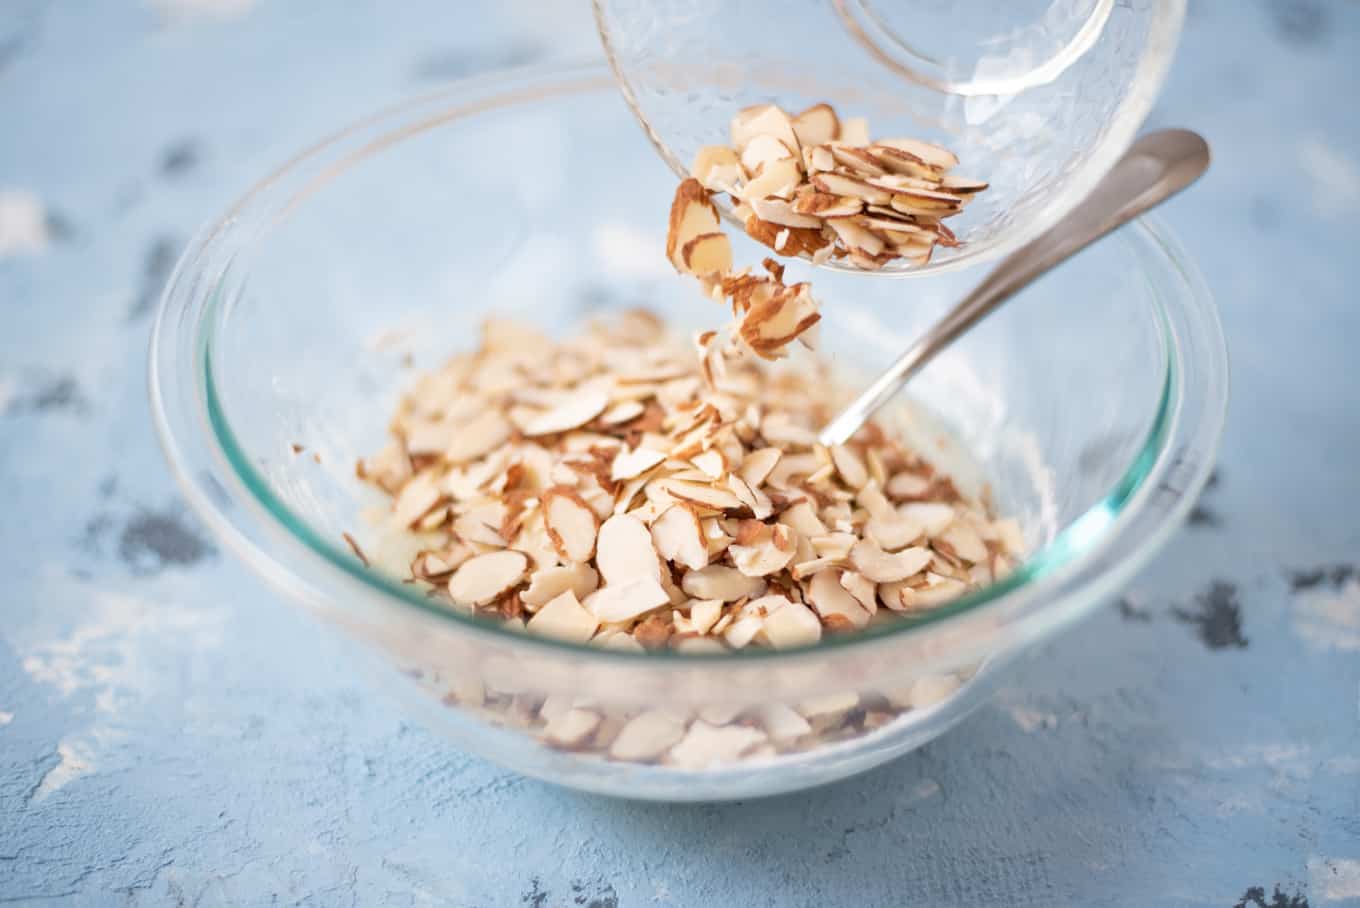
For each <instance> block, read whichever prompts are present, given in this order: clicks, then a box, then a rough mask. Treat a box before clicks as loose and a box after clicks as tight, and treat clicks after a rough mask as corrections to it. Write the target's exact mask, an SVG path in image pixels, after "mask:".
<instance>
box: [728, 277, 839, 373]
mask: <svg viewBox="0 0 1360 908" xmlns="http://www.w3.org/2000/svg"><path fill="white" fill-rule="evenodd" d="M820 319H821V315H820V314H819V313H818V312H817V304H816V303H815V302H814V301H813V299H812V295H811V293H809V292H808V288H807V285H806V284H795V285H794V286H792V287H786V288H784V289H783V290H781V291H780V292H779V293H777V294H776V295H774V296H772V297H770V298H769V299H767V300H765V301H764V302H762V303H759V304H757V305H755V306H752V307H751V308H750V309H749V310H748V311H747V312H746V314H745V315H744V316H743V317H742V320H741V325H740V328H739V331H740V334H741V339H742V340H743V341H745V342H746V344H747V346H749V347H750V348H751V349H752V350H754V351H755V352H756V353H757V354H759V355H760V356H764V357H771V356H773V355H775V354H776V353H777V352H778V351H780V350H782V349H783V348H784V347H786V346H787V345H788V344H789V343H790V342H792V341H793V340H794V339H795V338H797V337H798V335H800V334H802V333H803V332H804V331H807V330H808V329H809V328H811V327H812V326H813V325H815V324H817V322H818V321H819V320H820Z"/></svg>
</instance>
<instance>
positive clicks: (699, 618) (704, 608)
mask: <svg viewBox="0 0 1360 908" xmlns="http://www.w3.org/2000/svg"><path fill="white" fill-rule="evenodd" d="M722 610H723V602H722V600H721V599H691V600H690V605H689V621H690V625H691V627H693V628H694V633H696V634H698V635H700V636H703V635H704V634H707V633H708V632H709V630H710V629H712V627H713V625H714V624H716V623H717V621H718V618H720V617H721V616H722Z"/></svg>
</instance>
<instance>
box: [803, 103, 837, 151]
mask: <svg viewBox="0 0 1360 908" xmlns="http://www.w3.org/2000/svg"><path fill="white" fill-rule="evenodd" d="M791 125H792V126H793V132H794V135H796V136H797V137H798V142H799V144H801V145H802V146H803V147H804V148H807V147H809V146H811V145H822V144H825V143H827V142H831V141H834V140H835V139H836V137H837V136H839V135H840V131H841V123H840V119H839V118H838V117H837V116H836V111H835V110H834V109H833V108H832V107H831V105H830V104H814V105H812V106H811V107H809V108H808V109H807V110H805V111H803V112H802V113H800V114H799V115H798V116H796V117H794V118H793V121H792V124H791Z"/></svg>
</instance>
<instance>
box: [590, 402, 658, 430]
mask: <svg viewBox="0 0 1360 908" xmlns="http://www.w3.org/2000/svg"><path fill="white" fill-rule="evenodd" d="M646 409H647V407H646V406H645V405H644V404H643V403H642V402H641V401H637V400H621V401H619V402H618V403H616V404H613V405H611V406H610V407H609V408H607V409H606V410H605V411H604V412H603V413H601V414H600V422H602V423H604V424H605V425H606V426H616V425H618V424H619V423H624V422H631V421H632V420H634V419H637V418H638V417H639V416H641V415H642V414H643V412H644V411H645V410H646Z"/></svg>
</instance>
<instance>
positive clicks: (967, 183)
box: [940, 174, 988, 195]
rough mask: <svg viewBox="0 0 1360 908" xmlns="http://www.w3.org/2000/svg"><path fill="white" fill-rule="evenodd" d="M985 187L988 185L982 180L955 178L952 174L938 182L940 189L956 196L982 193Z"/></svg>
mask: <svg viewBox="0 0 1360 908" xmlns="http://www.w3.org/2000/svg"><path fill="white" fill-rule="evenodd" d="M987 186H988V184H987V183H985V182H983V181H982V180H974V179H972V178H970V177H956V176H954V175H953V174H947V175H946V176H945V178H944V179H943V180H941V181H940V188H941V189H943V190H945V191H946V192H952V193H954V194H956V195H975V194H977V193H979V192H982V191H983V190H984V189H986V188H987Z"/></svg>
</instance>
